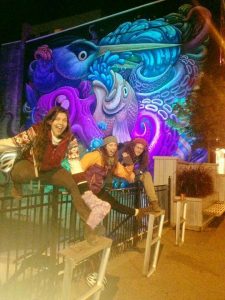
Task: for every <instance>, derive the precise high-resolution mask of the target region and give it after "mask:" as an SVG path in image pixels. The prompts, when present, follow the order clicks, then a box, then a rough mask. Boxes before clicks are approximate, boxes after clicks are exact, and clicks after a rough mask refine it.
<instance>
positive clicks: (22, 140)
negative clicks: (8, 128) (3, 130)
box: [0, 127, 36, 152]
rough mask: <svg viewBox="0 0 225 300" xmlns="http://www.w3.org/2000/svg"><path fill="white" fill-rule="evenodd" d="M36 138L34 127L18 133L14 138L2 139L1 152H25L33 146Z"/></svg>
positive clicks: (0, 142) (0, 143) (0, 141)
mask: <svg viewBox="0 0 225 300" xmlns="http://www.w3.org/2000/svg"><path fill="white" fill-rule="evenodd" d="M35 136H36V133H35V130H34V128H33V127H30V128H29V129H28V130H25V131H23V132H21V133H18V134H17V135H15V136H14V137H11V138H7V139H1V140H0V152H4V151H10V150H19V149H21V150H24V149H26V148H27V147H28V146H30V145H31V144H32V142H33V141H34V138H35Z"/></svg>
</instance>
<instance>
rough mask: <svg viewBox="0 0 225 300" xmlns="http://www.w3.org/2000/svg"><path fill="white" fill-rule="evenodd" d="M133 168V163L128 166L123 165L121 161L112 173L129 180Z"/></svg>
mask: <svg viewBox="0 0 225 300" xmlns="http://www.w3.org/2000/svg"><path fill="white" fill-rule="evenodd" d="M133 169H134V166H133V165H129V166H126V167H125V166H123V165H122V164H121V163H119V162H118V163H117V166H116V169H115V172H114V175H116V176H118V177H122V178H124V179H126V180H128V181H130V180H131V177H132V174H133Z"/></svg>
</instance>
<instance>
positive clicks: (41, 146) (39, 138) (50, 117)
mask: <svg viewBox="0 0 225 300" xmlns="http://www.w3.org/2000/svg"><path fill="white" fill-rule="evenodd" d="M59 113H64V114H65V115H66V116H67V127H66V129H65V130H64V132H63V133H62V135H61V138H64V137H65V136H67V135H68V134H69V133H71V131H70V125H69V114H68V111H67V110H65V109H64V108H62V107H60V106H55V107H53V108H52V109H51V110H50V111H49V112H48V114H47V115H46V116H45V117H44V119H43V120H42V122H40V123H39V124H38V127H37V128H38V130H37V135H36V138H35V141H34V147H33V152H34V156H35V160H36V163H37V167H40V164H41V162H42V160H43V156H44V152H45V149H46V146H47V144H48V132H49V130H51V122H52V121H54V120H55V119H56V117H57V115H58V114H59Z"/></svg>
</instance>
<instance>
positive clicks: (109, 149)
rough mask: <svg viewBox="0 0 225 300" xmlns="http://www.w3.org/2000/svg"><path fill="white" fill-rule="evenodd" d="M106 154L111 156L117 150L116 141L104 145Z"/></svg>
mask: <svg viewBox="0 0 225 300" xmlns="http://www.w3.org/2000/svg"><path fill="white" fill-rule="evenodd" d="M105 148H106V151H107V154H108V156H109V157H113V156H114V155H115V153H116V151H117V143H114V142H112V143H109V144H107V145H106V146H105Z"/></svg>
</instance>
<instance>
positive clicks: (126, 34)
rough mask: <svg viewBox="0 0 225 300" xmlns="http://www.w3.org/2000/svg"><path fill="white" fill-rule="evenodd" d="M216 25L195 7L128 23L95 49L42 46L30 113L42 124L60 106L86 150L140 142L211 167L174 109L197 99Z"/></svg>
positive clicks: (33, 70)
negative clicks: (110, 142)
mask: <svg viewBox="0 0 225 300" xmlns="http://www.w3.org/2000/svg"><path fill="white" fill-rule="evenodd" d="M210 18H211V15H210V12H209V11H208V10H207V9H206V8H204V7H201V6H195V7H192V6H191V5H189V4H188V5H182V6H181V7H180V8H179V10H178V12H176V13H171V14H168V15H166V16H164V17H162V18H158V19H155V20H147V19H138V20H136V21H133V22H125V23H122V24H120V25H119V26H118V27H117V28H115V29H114V30H113V31H112V32H109V33H108V34H107V35H106V36H104V37H103V38H101V39H100V40H96V41H95V43H94V42H93V41H88V40H86V39H76V40H74V41H73V42H72V43H70V44H67V45H64V46H60V47H56V48H54V49H50V47H49V46H48V45H47V44H45V45H41V44H40V46H39V47H38V48H37V49H36V51H35V52H34V60H33V61H31V62H30V65H29V70H28V73H29V82H27V84H26V103H25V104H24V113H25V114H27V115H28V116H29V120H31V122H32V123H35V122H38V121H39V120H40V119H42V118H43V116H44V115H45V114H46V113H47V111H48V110H49V109H50V108H51V107H53V106H55V105H60V106H62V107H64V108H66V109H68V110H69V112H70V123H71V128H72V130H73V132H74V133H75V134H76V135H77V136H78V137H79V140H80V142H81V143H82V144H83V145H84V146H85V147H86V148H91V145H93V142H94V141H95V140H99V139H102V138H104V137H105V136H108V135H115V136H117V138H118V141H119V142H121V143H123V142H126V141H129V140H131V139H132V138H135V137H137V136H138V137H140V136H141V137H143V138H144V139H145V140H146V141H147V142H148V144H149V153H150V156H153V155H164V156H165V155H167V156H168V155H170V156H178V157H180V158H182V159H184V160H187V161H199V162H200V161H204V159H205V152H204V151H198V153H195V152H194V151H193V150H192V147H191V146H192V143H193V137H189V136H188V134H185V132H184V133H183V134H182V135H181V134H179V132H178V131H177V130H176V128H175V127H174V126H173V125H172V124H173V123H177V124H179V122H182V121H183V120H180V119H179V118H178V117H177V116H176V111H175V109H174V107H175V105H176V103H178V102H180V101H181V100H182V101H186V100H185V99H187V97H188V96H189V95H190V93H191V91H192V90H193V87H194V86H195V82H196V80H197V78H198V76H199V74H200V71H201V67H202V64H203V63H204V60H205V57H206V55H207V40H208V24H209V22H210ZM87 126H88V130H87ZM97 144H98V143H97Z"/></svg>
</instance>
